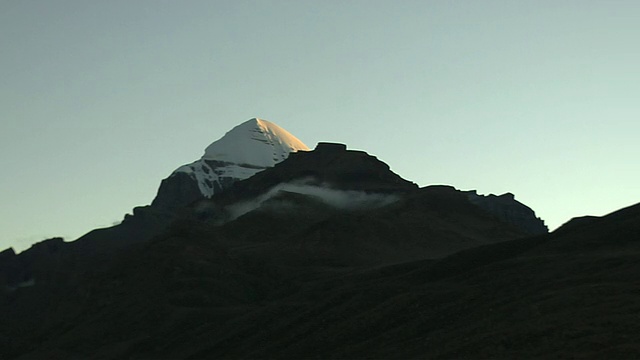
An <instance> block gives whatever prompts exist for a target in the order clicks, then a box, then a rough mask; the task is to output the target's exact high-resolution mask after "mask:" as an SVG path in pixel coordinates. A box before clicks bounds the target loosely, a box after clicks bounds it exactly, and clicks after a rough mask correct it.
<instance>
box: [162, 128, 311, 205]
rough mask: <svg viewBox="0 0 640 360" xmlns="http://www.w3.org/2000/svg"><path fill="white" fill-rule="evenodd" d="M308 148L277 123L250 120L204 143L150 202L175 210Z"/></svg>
mask: <svg viewBox="0 0 640 360" xmlns="http://www.w3.org/2000/svg"><path fill="white" fill-rule="evenodd" d="M308 150H309V148H308V147H307V146H306V145H305V144H304V143H303V142H302V141H300V140H298V138H296V137H295V136H293V135H291V133H289V132H288V131H286V130H285V129H283V128H281V127H279V126H278V125H276V124H274V123H272V122H269V121H266V120H262V119H258V118H253V119H250V120H248V121H245V122H244V123H242V124H240V125H238V126H236V127H234V128H233V129H231V131H229V132H227V133H226V134H225V135H224V136H223V137H222V138H220V139H219V140H217V141H215V142H213V143H212V144H211V145H209V146H207V148H206V149H205V151H204V155H203V156H202V157H201V158H200V159H199V160H196V161H194V162H193V163H191V164H187V165H183V166H180V167H179V168H177V169H176V170H175V171H174V172H173V173H172V174H171V175H170V176H169V177H168V178H166V179H164V180H163V181H162V183H161V185H160V189H159V190H158V195H157V196H156V198H155V199H154V200H153V202H152V204H151V205H152V206H154V207H158V208H164V209H169V210H174V209H176V208H179V207H181V206H185V205H188V204H190V203H191V202H193V201H195V200H198V199H200V198H202V197H207V198H208V197H211V196H212V195H213V194H216V193H219V192H221V191H222V190H224V189H226V188H228V187H229V186H230V185H231V184H233V183H234V182H236V181H238V180H243V179H247V178H249V177H251V176H253V175H255V174H256V173H258V172H259V171H262V170H264V169H266V168H269V167H272V166H274V165H275V164H277V163H279V162H281V161H282V160H284V159H286V158H287V157H288V156H289V154H290V153H292V152H296V151H308Z"/></svg>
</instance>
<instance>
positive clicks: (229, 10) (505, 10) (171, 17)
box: [0, 0, 640, 251]
mask: <svg viewBox="0 0 640 360" xmlns="http://www.w3.org/2000/svg"><path fill="white" fill-rule="evenodd" d="M638 19H640V2H638V1H636V0H629V1H623V0H603V1H591V0H576V1H572V0H535V1H527V0H519V1H511V0H503V1H493V0H486V1H485V0H483V1H477V0H469V1H463V0H452V1H444V0H443V1H428V0H417V1H412V0H402V1H391V0H387V1H379V0H346V1H345V0H339V1H338V0H323V1H317V0H314V1H305V0H287V1H284V0H283V1H277V0H271V1H269V0H256V1H242V0H233V1H224V0H213V1H212V0H203V1H195V0H187V1H164V0H136V1H129V0H127V1H122V0H110V1H97V0H89V1H87V0H23V1H11V0H0V49H2V50H1V51H0V79H1V81H0V117H1V121H0V169H1V171H2V173H1V176H0V249H4V248H7V247H10V246H11V247H14V249H16V251H20V250H24V249H26V248H28V247H29V246H30V245H31V244H32V243H34V242H37V241H41V240H43V239H46V238H50V237H54V236H62V237H64V238H65V239H66V240H68V241H69V240H73V239H76V238H78V237H79V236H81V235H82V234H84V233H86V232H88V231H89V230H91V229H94V228H97V227H106V226H111V225H113V224H116V223H118V222H120V221H121V220H122V218H123V217H124V214H126V213H130V212H131V210H132V208H133V207H135V206H141V205H146V204H149V203H150V202H151V201H152V200H153V198H154V196H155V194H156V191H157V189H158V186H159V184H160V181H161V180H162V179H163V178H165V177H167V176H168V175H169V174H171V172H172V171H173V170H174V169H176V168H177V167H179V166H180V165H182V164H186V163H189V162H192V161H194V160H196V159H198V158H200V156H202V154H203V151H204V148H205V147H207V146H208V145H209V144H210V143H211V142H213V141H215V140H217V139H218V138H220V137H222V136H223V135H224V133H225V132H227V131H228V130H230V129H231V128H232V127H234V126H235V125H237V124H240V123H242V122H244V121H246V120H248V119H250V118H252V117H260V118H263V119H267V120H269V121H272V122H274V123H276V124H278V125H280V126H281V127H283V128H285V129H287V130H288V131H289V132H291V133H292V134H294V135H295V136H296V137H298V138H299V139H300V140H302V141H303V142H304V143H306V144H307V145H308V146H309V147H312V148H313V147H314V146H315V144H316V143H317V142H319V141H336V142H343V143H346V144H347V145H348V146H349V148H351V149H359V150H365V151H367V152H369V153H370V154H372V155H375V156H377V157H378V158H379V159H380V160H382V161H384V162H386V163H388V164H389V165H390V166H391V168H392V170H393V171H395V172H396V173H398V174H400V175H401V176H402V177H404V178H406V179H409V180H412V181H414V182H416V183H418V184H419V185H420V186H426V185H432V184H448V185H452V186H455V187H456V188H459V189H463V190H470V189H477V190H478V191H479V193H481V194H489V193H494V194H502V193H506V192H511V193H514V194H515V196H516V199H517V200H519V201H521V202H523V203H525V204H526V205H528V206H530V207H531V208H532V209H533V210H534V211H535V212H536V214H537V215H538V216H539V217H541V218H542V219H544V220H545V222H546V223H547V225H549V227H550V228H551V229H552V230H553V229H555V228H557V227H558V226H560V225H561V224H563V223H564V222H566V221H568V220H569V219H571V218H572V217H576V216H583V215H604V214H607V213H609V212H612V211H614V210H617V209H619V208H622V207H625V206H629V205H632V204H635V203H638V202H640V166H638V155H640V141H638V135H639V134H640V101H638V95H639V94H640V71H638V64H640V45H639V42H638V39H640V25H638Z"/></svg>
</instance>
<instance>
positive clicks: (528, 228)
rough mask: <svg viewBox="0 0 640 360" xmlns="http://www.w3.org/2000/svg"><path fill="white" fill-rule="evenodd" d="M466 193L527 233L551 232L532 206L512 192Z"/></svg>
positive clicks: (483, 206)
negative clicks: (499, 193) (519, 199)
mask: <svg viewBox="0 0 640 360" xmlns="http://www.w3.org/2000/svg"><path fill="white" fill-rule="evenodd" d="M466 194H467V196H468V198H469V201H471V203H473V204H475V205H478V206H479V207H481V208H482V209H484V210H486V211H488V212H489V213H491V214H493V215H495V216H496V217H498V218H499V219H500V220H502V221H504V222H506V223H509V224H511V225H513V226H515V227H517V228H518V229H521V230H522V231H523V232H524V233H525V234H529V235H540V234H546V233H548V232H549V228H548V227H547V226H546V225H545V224H544V221H543V220H542V219H540V218H539V217H537V216H536V214H535V212H534V211H533V210H532V209H531V208H529V207H528V206H526V205H525V204H523V203H521V202H519V201H517V200H516V199H515V196H514V195H513V194H512V193H506V194H502V195H500V196H496V195H494V194H490V195H478V193H477V191H475V190H472V191H467V192H466Z"/></svg>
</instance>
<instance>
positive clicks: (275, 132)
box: [202, 118, 309, 168]
mask: <svg viewBox="0 0 640 360" xmlns="http://www.w3.org/2000/svg"><path fill="white" fill-rule="evenodd" d="M299 150H309V148H308V147H307V145H305V144H304V143H303V142H302V141H300V140H298V138H296V137H295V136H293V135H291V133H289V132H288V131H287V130H285V129H283V128H281V127H280V126H278V125H276V124H274V123H272V122H269V121H266V120H262V119H257V118H253V119H251V120H249V121H245V122H244V123H242V124H240V125H238V126H236V127H234V128H233V129H231V131H229V132H228V133H226V134H225V135H224V136H223V137H222V138H221V139H220V140H218V141H216V142H214V143H212V144H211V145H209V146H208V147H207V148H206V150H205V151H204V155H203V156H202V158H203V159H204V160H215V161H224V162H230V163H234V164H238V165H244V164H248V165H253V166H259V167H263V168H266V167H271V166H274V165H275V164H277V163H279V162H280V161H282V160H284V159H286V158H287V157H288V156H289V153H291V152H294V151H299Z"/></svg>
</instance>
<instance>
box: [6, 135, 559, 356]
mask: <svg viewBox="0 0 640 360" xmlns="http://www.w3.org/2000/svg"><path fill="white" fill-rule="evenodd" d="M511 199H512V200H513V198H511ZM508 200H509V199H506V204H507V205H508V206H510V208H511V209H513V208H514V207H513V206H512V205H513V203H512V202H509V201H508ZM501 201H502V202H503V201H505V199H504V198H501ZM514 201H515V200H514ZM516 205H517V206H515V208H516V209H524V210H523V211H524V214H525V215H526V216H529V215H530V216H529V220H530V221H531V222H535V223H540V224H541V223H542V222H541V220H539V219H537V218H535V215H534V214H533V212H532V211H531V210H530V209H528V208H527V207H526V206H524V205H522V204H520V203H517V204H516ZM495 208H497V209H501V207H499V206H498V207H495ZM151 209H152V208H151ZM518 211H520V210H518ZM502 213H504V212H502ZM510 213H513V211H511V212H510ZM145 217H146V220H145ZM169 219H170V220H169ZM139 222H142V224H143V225H144V226H142V225H136V224H140V223H139ZM148 224H156V225H157V226H156V227H154V226H150V227H149V225H148ZM520 225H521V224H518V223H514V222H510V221H509V219H508V218H504V217H501V212H499V211H498V212H496V211H494V212H492V211H489V210H488V208H487V207H482V206H478V205H476V204H474V203H473V202H472V201H470V197H469V195H468V194H467V193H465V192H461V191H458V190H456V189H454V188H452V187H449V186H430V187H425V188H418V187H417V186H416V185H415V184H413V183H411V182H409V181H406V180H404V179H402V178H401V177H400V176H398V175H397V174H395V173H393V172H391V171H390V169H389V167H388V166H387V165H386V164H384V163H383V162H381V161H379V160H377V159H376V158H375V157H373V156H370V155H368V154H367V153H365V152H361V151H349V150H346V147H345V146H344V145H340V144H319V146H318V147H317V148H316V150H314V151H311V152H300V153H294V154H292V155H291V156H290V157H289V158H288V159H287V160H285V161H283V162H281V163H279V164H277V165H276V166H275V167H273V168H269V169H266V170H264V171H262V172H260V173H258V174H256V175H255V176H253V177H251V178H249V179H246V180H242V181H238V182H236V183H235V184H234V185H232V186H231V187H230V188H229V189H228V190H227V191H225V192H222V193H219V194H216V195H214V196H213V197H212V198H211V199H210V200H200V201H197V202H195V203H193V204H191V205H190V206H188V207H186V208H182V209H179V210H178V211H177V212H175V213H170V214H169V213H162V215H161V216H160V215H157V214H154V213H153V212H152V211H151V210H148V209H147V210H144V211H142V212H141V211H140V210H139V211H138V213H137V214H134V216H133V217H131V218H129V219H128V220H127V221H125V222H124V223H123V224H122V225H120V226H118V227H114V228H110V229H103V230H99V231H97V234H96V233H90V234H88V235H87V236H86V237H84V238H83V239H81V241H78V242H73V243H64V242H62V240H61V239H52V240H49V241H47V242H43V243H41V244H39V245H38V246H35V247H33V248H32V249H30V250H28V251H26V252H24V253H21V254H18V255H16V254H14V253H12V252H3V253H1V254H0V272H2V274H3V275H4V277H3V278H2V279H0V280H3V284H2V285H4V287H5V292H4V293H3V294H2V295H0V356H1V357H3V358H20V357H24V358H55V357H62V358H114V359H115V358H190V357H191V358H203V357H249V358H255V357H304V358H309V357H316V356H319V357H381V356H382V357H387V356H393V355H392V354H391V353H390V352H391V351H393V350H394V349H395V351H404V353H405V354H407V355H410V354H411V351H413V352H414V353H413V354H414V355H410V356H416V357H423V356H421V355H419V354H421V353H422V352H423V351H426V350H425V349H426V347H425V346H423V345H419V346H418V345H412V346H406V347H405V346H404V345H402V346H398V345H397V344H404V343H405V342H406V341H409V340H410V339H412V336H422V335H420V334H423V332H422V330H420V329H417V330H406V331H408V332H406V331H404V330H402V329H403V326H402V324H403V322H407V321H408V322H407V326H409V325H410V324H411V322H410V321H409V319H408V318H409V317H410V318H412V319H416V318H417V315H416V314H415V313H413V311H415V310H414V309H415V306H414V304H413V303H407V299H414V297H415V296H416V294H422V295H421V297H420V299H425V301H426V299H429V303H430V304H433V305H434V306H435V307H434V308H433V309H440V310H439V311H438V312H430V313H429V312H427V313H426V314H428V316H433V317H434V318H433V319H431V320H429V321H431V322H434V321H435V322H434V324H438V323H444V321H445V320H444V319H441V320H437V319H440V318H439V317H438V316H439V314H440V313H446V311H445V312H442V311H444V310H443V309H442V307H445V308H446V307H447V306H449V305H447V304H448V301H450V300H451V299H454V298H455V299H457V300H456V301H455V302H454V304H458V303H460V304H466V305H465V306H471V304H470V303H468V302H466V301H469V299H470V298H469V296H472V295H474V294H475V293H469V294H467V293H466V291H471V290H473V291H479V290H478V286H480V285H469V287H467V284H465V283H464V282H462V283H455V284H450V283H449V280H448V279H449V278H448V276H454V275H455V274H456V271H458V272H459V271H463V270H464V269H466V267H472V268H473V267H474V266H475V264H476V263H478V262H483V261H488V259H489V260H490V259H494V258H496V256H498V257H500V256H501V255H499V254H503V253H504V254H506V255H504V258H499V259H498V260H500V261H507V260H508V258H509V256H511V254H512V253H513V251H512V250H508V251H506V250H502V249H503V248H502V247H500V246H504V247H505V248H504V249H511V248H510V246H512V245H506V244H511V243H509V242H506V243H504V244H505V245H496V246H498V247H497V248H496V249H497V250H495V251H490V250H482V249H484V248H480V249H479V250H478V251H480V252H481V253H482V254H483V255H482V256H479V257H477V258H476V257H474V255H473V254H474V253H473V252H470V253H462V254H460V255H454V256H452V257H450V258H445V259H444V260H438V259H443V258H444V257H445V256H448V255H451V254H454V253H456V252H458V251H460V250H464V249H469V248H473V247H478V246H482V245H486V244H491V243H496V242H501V241H508V240H514V239H523V237H524V236H525V235H526V234H527V229H526V228H524V227H522V226H520ZM150 229H151V230H153V231H151V230H150ZM544 230H545V232H546V228H545V229H544ZM550 236H551V237H553V236H554V235H550ZM540 239H547V238H545V237H539V238H533V239H528V240H516V241H518V242H517V243H520V242H522V244H527V245H526V247H528V248H531V247H533V245H530V244H534V245H535V244H538V242H548V240H540ZM112 241H113V243H112ZM530 242H532V243H530ZM513 244H516V243H515V242H514V243H513ZM105 249H110V250H108V251H107V250H105ZM483 251H484V252H486V253H487V254H490V256H487V254H485V253H484V252H483ZM505 251H506V252H505ZM465 254H466V255H465ZM460 256H461V257H460ZM451 259H453V260H451ZM456 259H466V260H464V261H461V260H456ZM498 260H496V261H498ZM443 264H444V265H443ZM447 264H448V265H447ZM451 264H458V265H455V266H453V270H455V271H450V270H451V267H452V265H451ZM461 269H462V270H461ZM466 271H470V272H472V273H473V274H474V275H475V274H476V272H477V269H468V270H466ZM421 272H426V275H424V276H425V277H422V275H420V276H418V275H415V276H414V274H419V273H421ZM433 274H441V275H438V276H440V277H438V276H436V275H433ZM509 275H513V274H509ZM460 276H462V275H460ZM17 281H21V283H18V282H17ZM456 281H457V280H456ZM25 282H27V283H25ZM20 284H22V285H25V286H19V285H20ZM449 286H451V288H449ZM487 286H489V285H487ZM452 289H453V290H452ZM470 289H471V290H470ZM450 291H453V293H450ZM465 294H466V295H465ZM481 294H484V290H483V291H480V292H479V293H478V295H481ZM458 295H461V296H462V297H461V298H458V297H457V296H458ZM485 295H488V294H485ZM474 296H475V295H474ZM447 299H448V300H447ZM465 299H466V300H465ZM443 301H444V302H443ZM445 303H446V304H445ZM416 306H417V305H416ZM430 306H431V305H430ZM460 306H462V305H460ZM465 308H466V307H465ZM465 308H460V309H458V310H457V311H460V312H462V313H463V312H464V311H470V310H464V309H465ZM463 310H464V311H463ZM421 316H422V315H421ZM424 316H427V315H424ZM425 321H426V320H425ZM438 321H440V322H438ZM446 321H450V320H446ZM465 324H466V323H465ZM411 326H413V325H411ZM411 326H409V327H408V328H407V329H411ZM416 326H417V325H416ZM384 329H387V330H384ZM389 329H395V330H394V331H399V332H398V335H394V334H395V333H394V332H389V331H390V330H389ZM401 330H402V331H401ZM452 331H453V330H452ZM456 331H461V329H457V330H456ZM385 334H386V335H385ZM411 334H413V335H411ZM378 336H384V337H386V338H388V341H389V342H387V346H385V347H384V348H383V347H380V346H371V345H370V344H369V343H370V342H376V343H379V344H383V343H384V342H383V341H379V340H375V339H377V337H378ZM391 343H394V344H396V345H394V346H391ZM427 343H428V342H427ZM441 343H443V344H444V342H441ZM429 348H430V349H431V350H429V351H430V352H425V353H424V354H438V353H437V352H435V351H436V350H434V349H436V348H437V347H435V346H434V344H431V345H430V346H429ZM441 350H442V349H441Z"/></svg>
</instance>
